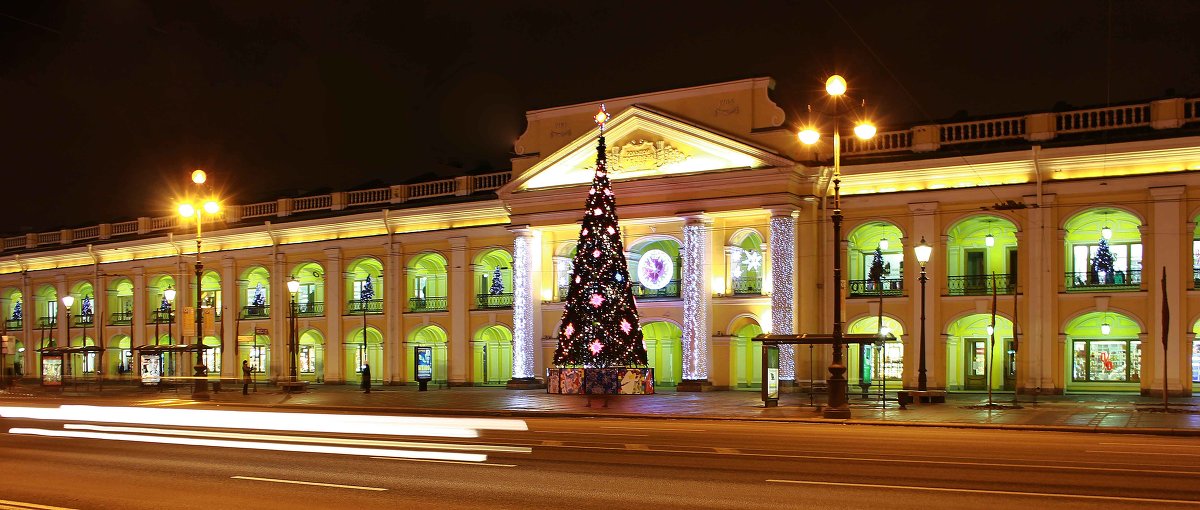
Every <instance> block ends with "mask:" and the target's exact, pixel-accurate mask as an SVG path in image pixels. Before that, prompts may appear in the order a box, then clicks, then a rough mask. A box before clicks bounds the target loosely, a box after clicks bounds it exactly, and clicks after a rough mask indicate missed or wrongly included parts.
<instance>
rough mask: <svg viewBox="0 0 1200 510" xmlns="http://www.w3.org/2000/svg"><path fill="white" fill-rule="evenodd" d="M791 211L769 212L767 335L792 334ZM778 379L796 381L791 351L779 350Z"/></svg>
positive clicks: (793, 214) (793, 232) (793, 226)
mask: <svg viewBox="0 0 1200 510" xmlns="http://www.w3.org/2000/svg"><path fill="white" fill-rule="evenodd" d="M797 214H798V213H797V211H796V210H795V209H794V208H792V207H780V208H775V209H771V224H770V228H771V232H770V236H771V238H770V240H769V242H770V244H771V325H770V328H771V333H773V334H777V335H790V334H793V333H795V332H796V271H795V269H796V216H797ZM779 379H780V380H783V381H795V380H796V357H795V350H794V349H793V346H791V345H780V346H779Z"/></svg>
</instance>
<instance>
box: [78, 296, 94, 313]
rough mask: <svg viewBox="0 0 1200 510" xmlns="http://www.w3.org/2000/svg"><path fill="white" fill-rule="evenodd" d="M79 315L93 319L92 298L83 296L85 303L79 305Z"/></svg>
mask: <svg viewBox="0 0 1200 510" xmlns="http://www.w3.org/2000/svg"><path fill="white" fill-rule="evenodd" d="M79 315H82V316H84V317H91V315H92V296H83V301H82V302H80V303H79Z"/></svg>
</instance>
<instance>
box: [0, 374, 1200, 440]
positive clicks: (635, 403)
mask: <svg viewBox="0 0 1200 510" xmlns="http://www.w3.org/2000/svg"><path fill="white" fill-rule="evenodd" d="M238 390H240V388H238ZM211 395H212V400H211V404H216V405H221V406H238V407H254V408H277V409H304V410H311V411H356V412H364V411H365V412H382V413H395V414H471V415H496V416H525V417H606V418H666V419H716V420H767V421H789V422H809V423H850V424H863V425H900V426H933V427H959V428H989V429H1024V430H1054V431H1072V432H1084V431H1086V432H1110V433H1138V434H1160V435H1186V436H1200V398H1176V399H1172V402H1171V403H1172V406H1171V409H1172V412H1169V413H1164V412H1162V400H1161V399H1154V398H1146V397H1140V396H1136V395H1067V396H1053V397H1047V396H1042V397H1041V398H1039V399H1038V401H1037V402H1036V403H1035V402H1034V401H1033V398H1032V397H1030V396H1027V395H1022V396H1021V398H1020V402H1019V405H1020V406H1021V408H1020V409H1007V408H1006V409H994V410H986V409H972V408H970V406H977V405H979V404H984V403H986V402H987V396H986V395H979V394H951V395H950V396H949V397H948V398H947V403H945V404H924V405H910V406H909V408H908V409H906V410H902V409H899V407H898V406H897V404H896V402H895V400H894V397H895V396H894V395H889V397H891V398H892V401H891V402H889V406H888V407H887V409H883V408H881V407H880V404H879V402H878V400H875V398H877V396H873V399H871V400H862V399H860V398H858V396H857V395H853V396H852V397H851V412H852V415H853V417H852V418H851V419H850V420H826V419H823V418H821V413H820V411H819V409H818V408H814V407H809V406H808V403H809V397H808V395H807V394H805V393H789V394H783V395H781V397H782V398H781V399H780V402H779V405H780V407H776V408H764V407H763V405H762V402H761V400H759V393H758V392H749V391H720V392H708V393H682V392H675V391H671V390H665V391H661V392H660V393H658V394H656V395H645V396H642V395H621V396H611V397H608V398H607V399H606V398H603V397H600V396H594V397H592V398H591V399H590V406H589V405H588V404H589V399H588V398H586V397H584V396H581V395H550V394H547V393H545V391H544V390H506V389H503V388H452V389H431V390H430V391H428V392H418V391H417V390H416V387H415V386H382V387H376V388H375V389H374V390H373V391H372V393H370V394H364V393H362V392H361V391H359V390H358V388H357V387H355V386H342V385H337V386H332V385H331V386H322V385H314V386H312V387H311V389H310V390H309V391H308V392H306V393H301V394H287V393H283V392H282V391H280V390H279V389H278V388H275V387H274V386H268V385H261V384H260V385H259V386H258V391H256V392H252V393H251V394H250V395H242V394H241V391H222V392H220V393H212V394H211ZM824 398H825V396H824V395H817V396H816V403H817V404H818V405H820V404H821V402H822V401H823V400H824ZM17 401H26V402H39V403H55V404H70V403H84V402H87V403H108V402H111V403H112V404H113V405H171V404H178V403H182V402H190V388H189V387H184V388H179V389H178V391H175V390H168V391H158V390H157V389H155V388H141V387H137V386H126V385H121V386H118V385H112V386H106V387H105V389H104V390H103V391H99V392H98V391H87V392H78V393H76V392H72V391H70V390H69V388H68V390H67V391H63V392H60V391H58V390H57V389H45V388H42V387H40V386H31V385H26V386H19V387H17V388H14V389H13V390H11V391H7V392H3V391H0V402H2V403H8V404H13V403H16V402H17ZM995 402H996V403H999V404H1005V405H1011V404H1012V395H1011V394H1001V395H996V396H995Z"/></svg>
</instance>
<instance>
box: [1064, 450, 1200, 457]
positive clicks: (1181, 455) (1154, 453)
mask: <svg viewBox="0 0 1200 510" xmlns="http://www.w3.org/2000/svg"><path fill="white" fill-rule="evenodd" d="M1084 453H1119V454H1121V455H1170V456H1172V457H1200V453H1163V452H1115V451H1112V450H1088V451H1086V452H1084Z"/></svg>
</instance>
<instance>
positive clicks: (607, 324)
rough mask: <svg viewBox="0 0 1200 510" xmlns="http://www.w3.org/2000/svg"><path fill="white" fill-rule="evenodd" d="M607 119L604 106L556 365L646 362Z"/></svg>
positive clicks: (600, 114)
mask: <svg viewBox="0 0 1200 510" xmlns="http://www.w3.org/2000/svg"><path fill="white" fill-rule="evenodd" d="M608 119H609V115H608V113H607V112H606V111H605V110H604V106H603V105H602V106H601V107H600V113H598V114H596V117H595V120H596V124H598V125H599V126H600V138H599V143H598V144H597V147H596V171H595V174H594V175H593V176H592V187H591V189H589V190H588V196H587V201H586V206H585V210H584V213H583V226H582V227H581V228H580V230H579V244H578V245H577V249H576V252H575V259H574V261H573V265H574V272H573V274H572V275H571V278H570V282H569V290H568V291H567V296H566V300H565V302H564V304H563V317H562V324H561V327H559V334H558V349H556V350H555V352H554V364H555V365H557V366H559V367H586V368H608V367H635V366H639V367H640V366H645V365H646V347H645V345H643V344H642V327H641V325H640V324H639V323H638V313H637V305H636V304H635V303H634V301H633V287H632V284H631V283H630V281H629V268H628V266H627V264H626V262H625V249H624V246H623V245H622V243H621V230H620V228H619V227H618V226H617V203H616V197H615V196H614V195H613V191H612V183H611V182H610V181H609V180H608V172H607V167H606V164H607V158H606V156H605V147H604V124H605V123H606V122H607V121H608Z"/></svg>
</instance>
